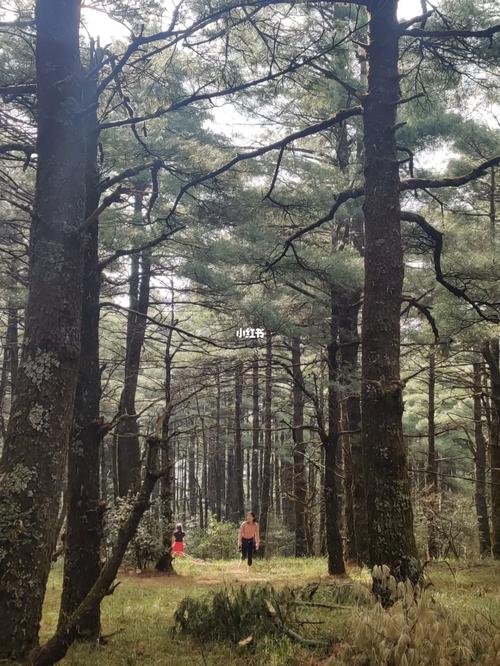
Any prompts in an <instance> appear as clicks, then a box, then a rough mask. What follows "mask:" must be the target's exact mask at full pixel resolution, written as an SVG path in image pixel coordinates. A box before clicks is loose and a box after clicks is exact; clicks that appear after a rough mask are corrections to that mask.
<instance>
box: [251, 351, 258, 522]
mask: <svg viewBox="0 0 500 666" xmlns="http://www.w3.org/2000/svg"><path fill="white" fill-rule="evenodd" d="M259 437H260V409H259V358H258V356H256V357H255V358H254V360H253V363H252V501H251V504H252V511H254V513H255V514H257V515H258V514H259V508H260V501H259V499H260V498H259V494H260V484H259Z"/></svg>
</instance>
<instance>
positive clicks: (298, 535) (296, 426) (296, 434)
mask: <svg viewBox="0 0 500 666" xmlns="http://www.w3.org/2000/svg"><path fill="white" fill-rule="evenodd" d="M300 362H301V349H300V338H293V339H292V378H293V385H292V401H293V429H292V436H293V444H294V446H293V501H294V506H295V556H296V557H304V556H305V555H306V554H307V542H306V531H305V522H304V521H305V519H304V514H305V508H306V495H307V480H306V467H305V463H304V456H305V453H306V447H305V444H304V428H303V426H304V378H303V376H302V368H301V366H300Z"/></svg>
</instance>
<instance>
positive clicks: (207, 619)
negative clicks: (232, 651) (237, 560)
mask: <svg viewBox="0 0 500 666" xmlns="http://www.w3.org/2000/svg"><path fill="white" fill-rule="evenodd" d="M294 599H295V593H294V591H293V590H291V589H289V588H284V589H281V590H279V591H277V590H275V589H274V588H273V587H271V586H267V585H265V586H239V587H230V588H224V589H221V590H214V591H212V592H210V593H208V594H206V595H203V596H202V597H198V598H194V597H186V598H185V599H183V600H182V601H181V602H180V604H179V606H178V607H177V610H176V612H175V615H174V621H175V631H176V632H178V633H182V634H186V635H189V636H191V637H192V638H194V639H195V640H199V641H203V642H205V641H223V642H231V643H240V642H241V641H245V639H249V638H250V637H253V639H257V637H258V638H259V640H261V639H262V638H264V637H271V638H272V637H278V635H279V632H278V631H277V629H276V625H275V624H274V623H273V621H272V619H271V617H270V615H269V611H268V604H269V603H272V605H273V608H275V609H276V611H277V612H278V613H279V616H280V620H281V621H282V622H283V623H284V624H290V625H293V624H294V621H293V615H294V604H293V602H294Z"/></svg>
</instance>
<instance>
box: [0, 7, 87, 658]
mask: <svg viewBox="0 0 500 666" xmlns="http://www.w3.org/2000/svg"><path fill="white" fill-rule="evenodd" d="M35 17H36V24H37V43H36V84H37V96H38V101H37V123H38V136H37V151H36V152H37V155H38V161H37V175H36V187H35V202H34V212H33V219H32V228H31V243H30V274H29V285H30V288H29V295H28V303H27V308H26V316H25V335H24V343H23V352H22V359H21V365H20V369H19V373H18V379H17V390H16V395H15V398H14V404H13V408H12V410H11V417H10V420H9V426H8V430H7V436H6V440H5V444H4V449H3V455H2V461H1V463H0V477H1V478H2V484H1V486H0V514H1V515H2V520H0V553H1V555H0V568H1V570H2V576H1V579H0V581H1V582H0V617H1V618H2V619H1V622H0V659H2V658H5V659H7V658H17V659H22V658H24V657H25V656H26V655H27V652H28V651H29V650H30V648H32V647H33V646H34V645H35V644H36V642H37V635H38V627H39V624H40V617H41V611H42V603H43V598H44V593H45V587H46V584H47V577H48V574H49V568H50V562H51V558H52V546H53V543H54V531H55V528H56V521H57V515H58V510H59V499H60V496H61V484H62V478H63V473H64V468H65V465H66V454H67V448H68V439H69V434H70V430H71V423H72V416H73V401H74V396H75V389H76V382H77V376H78V361H79V356H80V321H81V272H82V242H81V239H80V236H79V231H78V228H79V226H80V225H81V223H82V222H83V218H84V210H85V174H84V169H85V166H84V155H85V138H84V132H83V131H82V119H83V117H84V114H83V113H82V98H81V76H82V74H81V66H80V51H79V25H80V1H79V0H53V1H52V2H43V1H42V0H37V2H36V8H35Z"/></svg>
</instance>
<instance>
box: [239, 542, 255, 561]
mask: <svg viewBox="0 0 500 666" xmlns="http://www.w3.org/2000/svg"><path fill="white" fill-rule="evenodd" d="M254 550H255V539H243V538H242V539H241V559H242V560H246V561H247V562H248V566H249V567H251V566H252V557H253V551H254Z"/></svg>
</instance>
